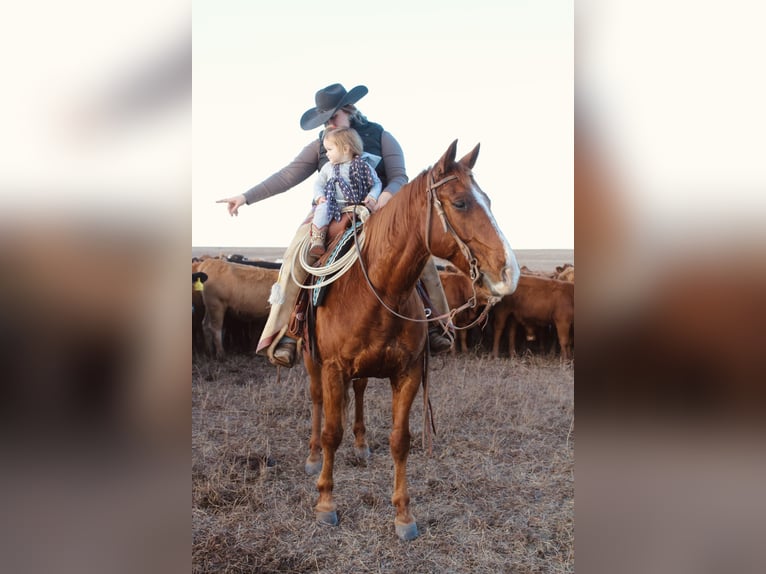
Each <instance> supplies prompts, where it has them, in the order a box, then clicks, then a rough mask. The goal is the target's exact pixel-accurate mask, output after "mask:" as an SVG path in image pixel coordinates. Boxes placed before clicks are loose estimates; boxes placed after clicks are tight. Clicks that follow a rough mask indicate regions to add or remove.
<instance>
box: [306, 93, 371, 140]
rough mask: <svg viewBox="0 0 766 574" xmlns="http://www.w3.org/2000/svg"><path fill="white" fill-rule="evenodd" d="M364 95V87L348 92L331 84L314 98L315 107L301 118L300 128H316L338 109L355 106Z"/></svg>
mask: <svg viewBox="0 0 766 574" xmlns="http://www.w3.org/2000/svg"><path fill="white" fill-rule="evenodd" d="M366 95H367V87H366V86H356V87H355V88H352V89H351V91H349V92H347V91H346V88H344V87H343V86H341V85H340V84H332V85H330V86H327V87H326V88H322V89H321V90H319V91H318V92H317V93H316V95H315V96H314V101H315V102H316V107H314V108H311V109H310V110H308V111H307V112H306V113H305V114H303V115H302V116H301V127H302V128H303V129H304V130H313V129H314V128H318V127H319V126H321V125H322V124H323V123H325V122H326V121H327V120H329V119H330V118H331V117H332V116H333V114H334V113H335V112H337V111H338V110H339V109H340V108H342V107H343V106H347V105H349V104H355V103H356V102H358V101H359V100H361V99H362V98H363V97H364V96H366Z"/></svg>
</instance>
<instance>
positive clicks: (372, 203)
mask: <svg viewBox="0 0 766 574" xmlns="http://www.w3.org/2000/svg"><path fill="white" fill-rule="evenodd" d="M364 206H365V207H366V208H367V209H368V210H369V211H370V213H373V212H374V211H375V210H376V209H377V207H378V202H377V201H376V200H375V198H374V197H372V196H371V195H368V196H367V197H365V198H364Z"/></svg>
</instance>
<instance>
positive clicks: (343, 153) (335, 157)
mask: <svg viewBox="0 0 766 574" xmlns="http://www.w3.org/2000/svg"><path fill="white" fill-rule="evenodd" d="M324 148H325V149H326V150H327V159H329V160H330V163H333V164H335V163H342V162H344V161H350V160H351V154H350V153H349V148H348V146H341V145H339V144H337V143H336V142H334V141H332V140H329V139H328V140H325V142H324Z"/></svg>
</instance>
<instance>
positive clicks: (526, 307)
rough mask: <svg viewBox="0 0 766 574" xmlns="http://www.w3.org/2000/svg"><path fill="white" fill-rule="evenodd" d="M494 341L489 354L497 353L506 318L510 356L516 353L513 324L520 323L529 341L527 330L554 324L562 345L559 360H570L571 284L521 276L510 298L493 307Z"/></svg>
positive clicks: (572, 294) (572, 318)
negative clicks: (509, 329) (509, 326)
mask: <svg viewBox="0 0 766 574" xmlns="http://www.w3.org/2000/svg"><path fill="white" fill-rule="evenodd" d="M493 316H494V342H493V345H492V355H493V356H494V357H498V356H499V354H500V338H501V336H502V334H503V331H504V330H505V325H506V323H507V321H508V319H511V333H510V336H509V349H508V351H509V354H511V355H513V354H514V352H515V343H516V337H515V330H516V325H515V324H514V321H516V322H518V323H520V324H521V325H522V326H523V327H524V328H525V330H526V332H527V338H528V339H529V333H530V327H532V326H538V325H539V326H543V327H547V326H549V325H554V326H555V327H556V333H557V335H558V340H559V345H560V346H561V358H562V359H563V360H571V358H572V339H571V331H572V329H573V326H574V284H573V283H569V282H566V281H557V280H556V279H546V278H543V277H535V276H532V275H521V277H520V278H519V285H518V287H517V288H516V291H515V292H514V293H513V294H512V295H506V296H505V297H503V299H502V300H501V301H500V302H499V303H497V304H496V305H495V306H494V308H493Z"/></svg>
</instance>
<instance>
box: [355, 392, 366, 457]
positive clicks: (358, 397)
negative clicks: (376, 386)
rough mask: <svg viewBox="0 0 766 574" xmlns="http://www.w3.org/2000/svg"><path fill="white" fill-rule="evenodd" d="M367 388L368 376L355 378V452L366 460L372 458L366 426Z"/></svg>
mask: <svg viewBox="0 0 766 574" xmlns="http://www.w3.org/2000/svg"><path fill="white" fill-rule="evenodd" d="M366 388H367V379H366V378H364V379H354V453H355V454H356V458H357V459H359V460H360V461H364V462H367V460H369V458H370V447H369V445H368V444H367V428H366V427H365V426H364V391H365V389H366Z"/></svg>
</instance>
